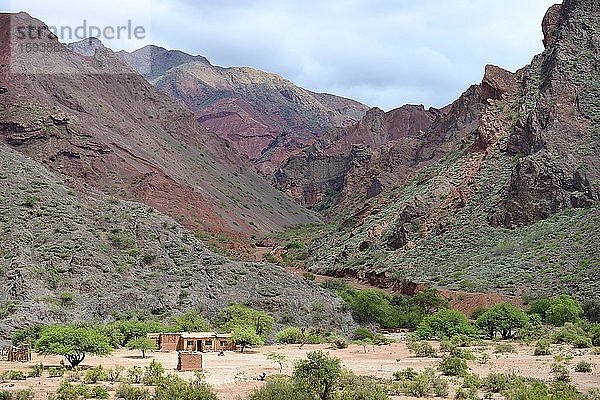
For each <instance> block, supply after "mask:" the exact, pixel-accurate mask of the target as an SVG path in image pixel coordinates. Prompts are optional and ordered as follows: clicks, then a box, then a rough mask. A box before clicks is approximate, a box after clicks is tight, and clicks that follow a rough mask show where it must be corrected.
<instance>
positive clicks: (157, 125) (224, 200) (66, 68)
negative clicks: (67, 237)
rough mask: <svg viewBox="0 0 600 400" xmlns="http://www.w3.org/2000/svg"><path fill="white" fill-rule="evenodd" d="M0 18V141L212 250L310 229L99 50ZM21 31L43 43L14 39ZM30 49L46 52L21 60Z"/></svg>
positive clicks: (185, 117) (237, 161)
mask: <svg viewBox="0 0 600 400" xmlns="http://www.w3.org/2000/svg"><path fill="white" fill-rule="evenodd" d="M1 18H2V28H1V32H0V35H1V39H2V57H3V61H2V66H1V67H0V82H1V86H2V92H3V93H2V94H1V95H0V107H1V109H0V141H2V142H4V143H6V144H7V145H10V146H11V147H13V148H15V149H18V150H19V151H20V152H22V153H23V154H26V155H27V156H29V157H31V158H33V159H35V160H37V161H39V162H42V163H44V164H45V165H46V166H47V167H48V168H49V169H51V170H52V171H55V172H58V173H61V174H64V175H65V176H68V177H69V184H70V185H71V186H73V187H74V188H75V189H78V190H79V189H81V188H84V187H85V185H89V186H92V187H95V188H97V189H100V190H102V191H103V192H105V193H107V194H109V195H112V196H114V197H117V198H123V199H130V200H136V201H140V202H143V203H145V204H147V205H149V206H152V207H155V208H157V209H158V210H160V211H161V212H164V213H166V214H168V215H170V216H171V217H173V218H174V219H176V220H177V221H178V222H180V223H182V224H183V225H184V226H186V227H188V228H190V229H192V230H194V231H196V232H199V234H201V235H202V236H203V237H205V238H207V239H209V240H212V241H214V242H223V243H219V244H224V245H228V246H237V244H238V243H241V242H245V241H246V242H247V241H248V238H249V237H250V236H252V235H261V234H264V233H267V232H270V231H273V230H281V229H283V228H284V227H287V226H292V225H295V224H300V223H308V222H311V221H315V220H316V217H315V216H314V215H313V214H311V213H309V212H307V211H306V210H304V209H303V208H302V207H300V206H298V205H296V204H295V202H294V201H292V200H291V199H289V198H287V197H286V196H284V195H282V194H281V193H280V192H278V191H277V190H275V189H274V188H273V187H272V186H271V185H270V184H269V182H267V181H266V180H265V179H263V178H262V177H261V176H259V175H258V174H257V173H255V172H253V168H252V167H251V165H250V164H249V162H248V161H247V160H246V159H245V158H243V157H240V156H239V155H238V153H237V152H236V151H235V150H234V149H232V148H231V146H230V145H229V144H228V143H227V142H226V141H225V140H223V139H221V138H219V137H218V136H216V135H214V134H213V133H210V132H208V131H207V130H206V129H204V128H203V127H201V126H200V125H199V124H198V123H197V122H196V118H195V116H194V115H193V114H192V113H190V112H189V111H188V110H186V109H185V108H183V107H181V106H179V105H178V104H176V103H175V102H174V101H173V100H172V99H171V98H170V97H168V96H166V95H164V94H162V93H160V92H158V91H157V90H156V89H155V88H154V87H153V86H152V85H150V84H149V83H148V82H147V81H146V80H145V79H144V78H143V77H142V76H140V75H138V74H137V73H136V72H135V71H134V70H132V69H131V68H130V67H129V65H127V64H126V63H124V62H123V61H122V59H121V58H120V57H119V56H117V55H116V54H115V53H113V52H112V51H110V50H109V49H107V48H105V47H104V46H102V45H101V43H99V42H98V41H94V40H92V41H89V40H86V41H84V42H82V43H77V44H73V45H70V46H69V47H66V46H63V45H62V44H60V43H59V42H58V41H57V39H56V37H55V36H54V35H52V34H50V33H49V31H48V28H47V27H46V26H45V25H44V24H43V23H41V22H40V21H38V20H36V19H33V18H31V17H30V16H29V15H27V14H25V13H19V14H14V15H9V14H5V15H2V17H1ZM23 26H25V27H27V26H32V27H39V28H40V29H41V32H42V35H41V37H40V38H25V39H22V40H21V39H19V36H18V33H17V32H18V31H16V30H18V28H19V27H23ZM11 29H12V31H11ZM36 31H37V29H36ZM11 40H12V42H11ZM15 41H16V42H15ZM10 44H12V45H13V46H12V50H13V51H12V52H11V47H9V46H10ZM34 44H35V45H36V46H38V48H39V46H41V47H43V48H50V49H53V51H21V50H22V49H25V50H27V48H28V47H27V46H30V48H31V46H33V45H34ZM90 47H91V49H90ZM19 49H21V50H19ZM91 54H93V55H91ZM175 58H176V59H177V61H176V62H179V61H178V60H179V59H178V58H177V57H175ZM194 59H197V58H194ZM82 190H84V189H82ZM203 232H204V233H203ZM206 233H208V235H207V234H206Z"/></svg>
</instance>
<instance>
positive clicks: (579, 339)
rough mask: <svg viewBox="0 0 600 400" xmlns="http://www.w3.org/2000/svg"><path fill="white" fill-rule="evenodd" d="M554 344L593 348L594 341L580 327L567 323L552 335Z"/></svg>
mask: <svg viewBox="0 0 600 400" xmlns="http://www.w3.org/2000/svg"><path fill="white" fill-rule="evenodd" d="M552 341H553V342H554V343H569V344H571V345H573V346H574V347H578V348H589V347H592V340H591V339H590V338H589V337H588V336H587V333H586V332H585V330H584V329H583V328H582V327H581V326H580V325H575V324H573V323H571V322H567V323H565V324H564V326H562V327H560V328H558V330H556V332H554V334H553V335H552Z"/></svg>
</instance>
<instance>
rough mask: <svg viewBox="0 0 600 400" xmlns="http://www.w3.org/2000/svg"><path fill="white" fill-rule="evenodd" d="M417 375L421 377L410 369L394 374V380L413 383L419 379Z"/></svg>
mask: <svg viewBox="0 0 600 400" xmlns="http://www.w3.org/2000/svg"><path fill="white" fill-rule="evenodd" d="M417 375H419V373H418V372H417V371H415V370H414V369H413V368H410V367H409V368H405V369H403V370H400V371H396V372H394V374H393V376H394V379H395V380H397V381H412V380H413V379H415V378H416V377H417Z"/></svg>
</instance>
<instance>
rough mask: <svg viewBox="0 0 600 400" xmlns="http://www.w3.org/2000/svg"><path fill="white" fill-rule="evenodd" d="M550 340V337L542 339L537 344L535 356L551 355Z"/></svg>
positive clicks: (534, 351)
mask: <svg viewBox="0 0 600 400" xmlns="http://www.w3.org/2000/svg"><path fill="white" fill-rule="evenodd" d="M550 354H551V352H550V341H549V340H548V339H540V340H538V341H537V343H536V344H535V350H533V355H534V356H548V355H550Z"/></svg>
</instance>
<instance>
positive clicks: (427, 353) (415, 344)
mask: <svg viewBox="0 0 600 400" xmlns="http://www.w3.org/2000/svg"><path fill="white" fill-rule="evenodd" d="M406 346H407V347H408V349H409V350H410V351H412V352H414V353H415V356H416V357H435V356H436V352H435V349H434V348H433V346H432V345H431V344H430V343H427V342H425V341H421V340H408V341H407V342H406Z"/></svg>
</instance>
